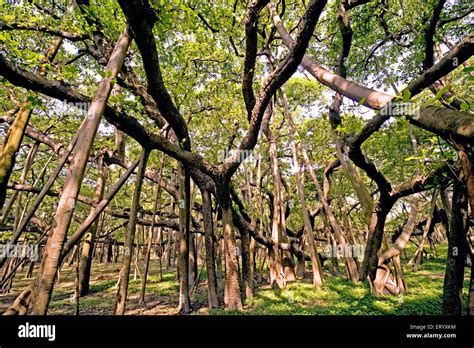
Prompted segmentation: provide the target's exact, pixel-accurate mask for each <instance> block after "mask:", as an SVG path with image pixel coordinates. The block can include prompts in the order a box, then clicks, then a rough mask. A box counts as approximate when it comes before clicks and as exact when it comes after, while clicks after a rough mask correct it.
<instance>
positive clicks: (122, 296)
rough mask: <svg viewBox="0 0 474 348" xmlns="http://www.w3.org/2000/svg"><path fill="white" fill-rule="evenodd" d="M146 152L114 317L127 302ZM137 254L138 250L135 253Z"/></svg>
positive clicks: (134, 196) (139, 172) (139, 178)
mask: <svg viewBox="0 0 474 348" xmlns="http://www.w3.org/2000/svg"><path fill="white" fill-rule="evenodd" d="M148 157H149V152H148V150H145V149H144V150H142V154H141V156H140V164H139V166H138V172H137V178H136V181H135V190H134V192H133V198H132V206H131V209H130V220H129V221H128V225H127V235H126V237H125V242H124V248H123V249H124V252H123V259H122V267H121V268H120V274H119V283H118V291H117V302H116V304H115V315H124V314H125V305H126V301H127V291H128V282H129V279H130V265H131V263H132V256H133V245H134V239H135V229H136V225H137V217H138V209H139V206H140V193H141V191H142V184H143V176H144V174H145V169H146V164H147V161H148ZM136 252H138V248H137V251H136Z"/></svg>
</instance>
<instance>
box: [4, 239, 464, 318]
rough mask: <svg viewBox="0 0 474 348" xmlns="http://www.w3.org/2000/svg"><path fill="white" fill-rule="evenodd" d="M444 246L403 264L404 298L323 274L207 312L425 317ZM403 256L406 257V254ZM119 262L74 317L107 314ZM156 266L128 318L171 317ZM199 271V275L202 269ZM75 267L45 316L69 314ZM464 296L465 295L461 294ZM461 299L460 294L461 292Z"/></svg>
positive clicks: (96, 275) (432, 309)
mask: <svg viewBox="0 0 474 348" xmlns="http://www.w3.org/2000/svg"><path fill="white" fill-rule="evenodd" d="M446 249H447V246H446V245H441V246H439V247H438V253H439V258H438V259H431V260H425V262H424V264H423V265H422V267H421V269H420V270H419V271H417V272H413V271H412V270H411V268H410V267H408V266H405V267H404V272H405V281H406V283H407V287H408V294H406V295H400V296H383V297H374V296H373V295H371V294H370V291H369V288H368V285H367V284H365V283H363V284H353V283H352V282H350V281H348V280H346V279H344V278H343V277H335V276H330V275H327V276H326V277H325V279H324V290H322V291H317V290H315V289H314V288H313V286H312V284H311V279H305V280H300V281H298V282H295V283H290V284H288V287H287V288H285V289H282V290H280V289H270V288H269V287H268V285H266V284H265V283H266V281H265V280H264V281H263V284H261V285H260V287H259V289H258V291H256V294H255V296H254V298H253V299H251V300H249V301H247V303H246V305H245V308H244V310H243V311H242V312H238V313H233V312H225V311H223V310H213V311H211V313H210V314H216V315H224V314H240V315H255V314H263V315H278V314H287V315H292V314H298V315H299V314H301V315H308V314H309V315H313V314H316V315H318V314H321V315H325V314H329V315H336V314H339V315H356V314H357V315H393V314H395V315H407V314H412V315H418V314H419V315H429V314H440V313H441V301H442V293H443V278H444V271H445V256H446V251H447V250H446ZM407 254H408V255H411V254H412V250H409V251H408V253H407ZM119 268H120V264H118V263H117V264H98V265H95V266H94V267H93V273H92V278H91V292H90V294H89V295H88V296H85V297H83V298H81V299H80V303H79V308H80V314H90V315H93V314H96V315H107V314H109V315H110V314H113V310H114V304H115V295H116V291H117V289H116V287H115V286H116V284H117V277H118V271H119ZM158 273H159V272H158V267H157V264H156V262H153V263H152V265H151V270H150V276H149V278H148V279H149V280H148V286H147V293H146V300H145V303H144V304H143V305H139V304H138V297H139V293H140V286H141V280H140V277H137V279H136V280H134V278H133V272H132V275H131V281H130V286H129V292H128V301H127V314H130V315H139V314H147V315H157V314H158V315H170V314H176V307H177V305H178V295H177V293H178V283H177V281H176V279H175V272H174V271H167V272H164V274H163V280H162V281H160V277H159V275H158ZM204 273H205V271H204ZM204 273H203V274H201V278H202V280H203V281H202V282H201V283H200V284H199V285H198V286H197V287H196V288H195V289H194V290H193V291H192V294H191V298H192V302H193V306H194V308H195V311H194V314H209V311H208V310H207V308H206V306H207V294H206V284H205V280H204V279H205V274H204ZM468 275H469V270H468V269H467V268H466V280H465V287H464V289H465V290H467V288H468V277H467V276H468ZM74 277H75V268H74V267H71V268H64V269H63V271H62V272H61V276H60V281H59V283H58V284H57V285H56V287H55V289H54V292H53V297H52V301H51V304H50V307H49V308H50V309H49V314H54V315H60V314H70V315H73V314H74V313H75V308H76V304H75V301H74V297H73V295H74ZM17 278H18V279H17V280H15V283H14V287H13V289H12V291H11V292H10V293H8V294H0V305H1V307H2V308H5V307H6V306H7V305H8V304H9V303H11V301H12V300H13V299H14V298H15V296H16V295H17V294H18V292H19V291H20V290H21V289H23V288H24V287H25V286H26V285H27V284H28V283H29V282H30V281H31V279H21V276H20V277H18V276H17ZM465 292H466V291H465ZM465 295H466V294H465Z"/></svg>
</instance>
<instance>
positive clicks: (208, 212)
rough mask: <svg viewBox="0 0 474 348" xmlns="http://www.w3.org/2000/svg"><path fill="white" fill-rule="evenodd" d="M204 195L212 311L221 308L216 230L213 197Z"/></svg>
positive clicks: (203, 206) (203, 205)
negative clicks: (213, 218) (215, 239)
mask: <svg viewBox="0 0 474 348" xmlns="http://www.w3.org/2000/svg"><path fill="white" fill-rule="evenodd" d="M201 195H202V217H203V222H204V233H205V234H204V244H205V247H206V270H207V298H208V306H209V308H210V309H212V308H217V307H219V297H218V295H217V276H216V264H215V260H214V255H215V251H214V239H213V237H214V229H213V222H212V205H211V195H210V193H209V191H207V190H201Z"/></svg>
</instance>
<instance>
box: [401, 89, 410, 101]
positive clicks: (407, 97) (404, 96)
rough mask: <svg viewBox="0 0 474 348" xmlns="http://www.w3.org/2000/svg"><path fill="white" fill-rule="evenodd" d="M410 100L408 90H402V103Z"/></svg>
mask: <svg viewBox="0 0 474 348" xmlns="http://www.w3.org/2000/svg"><path fill="white" fill-rule="evenodd" d="M410 98H411V92H410V90H408V89H404V90H403V91H402V99H403V101H404V102H407V101H409V100H410Z"/></svg>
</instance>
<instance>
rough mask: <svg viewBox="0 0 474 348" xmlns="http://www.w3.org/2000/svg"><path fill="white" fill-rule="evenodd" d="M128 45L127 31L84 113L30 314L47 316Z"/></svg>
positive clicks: (128, 36) (129, 40)
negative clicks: (84, 180) (87, 169)
mask: <svg viewBox="0 0 474 348" xmlns="http://www.w3.org/2000/svg"><path fill="white" fill-rule="evenodd" d="M130 42H131V38H130V35H129V32H128V28H127V29H126V30H125V31H124V32H123V33H122V35H121V36H120V38H119V40H118V42H117V45H116V47H115V49H114V51H113V53H112V56H111V59H110V60H109V63H108V64H107V68H106V71H107V72H108V73H109V74H110V77H106V78H104V79H103V80H102V81H101V83H100V84H99V87H98V89H97V92H96V94H95V96H94V99H93V100H92V103H91V105H90V107H89V110H88V112H87V116H86V117H87V120H86V121H85V123H84V127H83V132H82V133H81V136H80V137H79V138H78V140H77V144H76V146H75V150H74V155H73V158H72V160H71V165H70V167H69V172H68V175H67V177H66V180H65V183H64V187H63V190H62V196H61V198H60V200H59V203H58V207H57V209H56V214H55V217H54V228H53V230H52V231H51V233H50V235H49V237H48V240H47V242H46V246H45V252H44V256H43V260H42V263H41V267H40V272H39V274H38V277H37V278H38V279H37V281H36V283H35V287H34V291H33V296H32V298H33V303H32V313H33V314H36V315H42V314H43V315H44V314H46V312H47V308H48V304H49V301H50V298H51V292H52V290H53V284H54V280H55V279H56V272H57V270H58V267H59V260H60V256H61V251H62V249H63V245H64V242H65V240H66V235H67V231H68V228H69V225H70V223H71V219H72V214H73V212H74V207H75V204H76V199H77V195H78V194H79V189H80V185H81V182H82V178H83V176H84V171H85V167H86V164H87V160H88V158H89V153H90V150H91V147H92V143H93V140H94V137H95V134H96V132H97V128H98V127H99V124H100V120H101V118H102V115H103V113H104V110H105V107H106V104H107V100H108V97H109V95H110V92H111V90H112V86H113V81H112V79H114V78H115V77H116V76H117V74H118V72H119V71H120V69H121V67H122V64H123V61H124V59H125V55H126V53H127V51H128V47H129V45H130Z"/></svg>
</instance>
